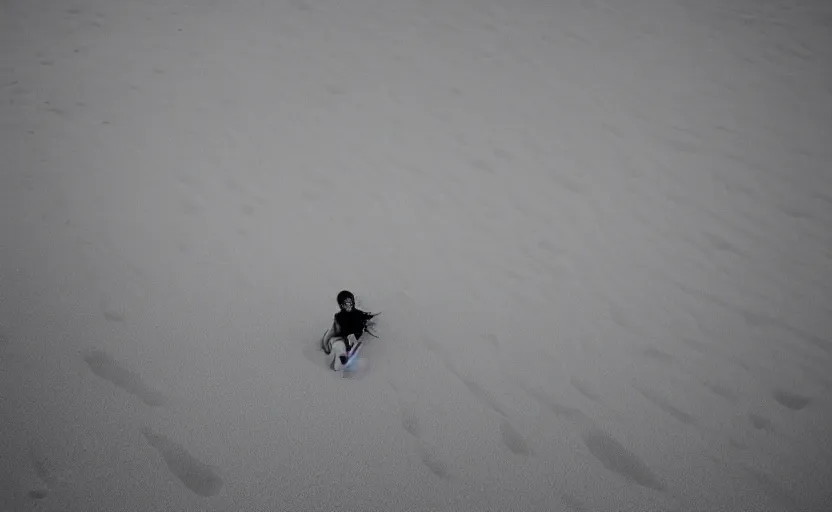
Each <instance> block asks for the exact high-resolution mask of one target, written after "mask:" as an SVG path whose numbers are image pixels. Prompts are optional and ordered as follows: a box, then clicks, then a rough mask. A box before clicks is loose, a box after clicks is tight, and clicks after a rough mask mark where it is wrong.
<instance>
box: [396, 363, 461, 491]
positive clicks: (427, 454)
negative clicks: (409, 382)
mask: <svg viewBox="0 0 832 512" xmlns="http://www.w3.org/2000/svg"><path fill="white" fill-rule="evenodd" d="M387 382H388V384H389V385H390V387H391V388H392V389H393V392H394V393H395V394H396V399H397V400H398V402H399V412H400V414H401V422H402V429H403V430H404V431H405V432H407V433H408V434H409V435H411V436H412V437H413V439H414V442H415V446H416V452H417V454H418V455H419V460H421V461H422V464H424V465H425V467H426V468H427V469H428V470H429V471H430V472H431V473H433V474H434V475H436V476H438V477H439V478H441V479H443V480H450V479H451V478H452V475H451V472H450V470H449V469H448V465H447V464H446V463H445V462H444V461H442V459H440V458H439V457H438V456H436V454H434V453H433V452H432V451H431V450H429V449H428V448H427V447H426V446H425V444H424V443H423V442H422V427H421V424H420V422H419V418H418V416H417V415H416V413H415V412H414V411H413V410H412V409H411V408H409V407H407V406H406V405H405V404H404V403H403V401H402V397H401V391H400V390H399V386H398V385H397V384H396V383H395V382H394V381H393V380H391V379H390V378H388V379H387Z"/></svg>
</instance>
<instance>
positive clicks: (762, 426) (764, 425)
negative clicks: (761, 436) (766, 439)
mask: <svg viewBox="0 0 832 512" xmlns="http://www.w3.org/2000/svg"><path fill="white" fill-rule="evenodd" d="M748 421H749V422H751V426H752V427H754V428H756V429H757V430H764V431H766V432H774V424H772V422H771V420H770V419H768V418H766V417H764V416H760V415H759V414H754V413H753V412H751V413H748Z"/></svg>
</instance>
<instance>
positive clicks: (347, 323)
mask: <svg viewBox="0 0 832 512" xmlns="http://www.w3.org/2000/svg"><path fill="white" fill-rule="evenodd" d="M370 316H371V315H370V314H369V313H365V312H364V311H361V310H360V309H353V310H352V311H339V312H338V313H336V314H335V321H336V322H338V326H339V327H340V328H341V332H339V333H338V334H339V335H340V336H343V337H347V336H349V335H350V334H352V335H353V336H355V337H356V339H357V338H360V337H361V335H362V334H364V328H365V327H366V325H367V320H369V319H370Z"/></svg>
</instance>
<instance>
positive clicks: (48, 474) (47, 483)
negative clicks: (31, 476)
mask: <svg viewBox="0 0 832 512" xmlns="http://www.w3.org/2000/svg"><path fill="white" fill-rule="evenodd" d="M29 463H30V464H31V465H32V470H33V471H34V472H35V475H36V476H37V477H38V479H39V480H40V481H41V483H42V484H43V486H42V487H38V488H36V489H32V490H30V491H29V492H28V493H27V496H28V497H29V499H32V500H42V499H45V498H46V497H48V496H49V493H50V492H52V491H55V490H60V489H61V488H62V487H65V485H66V481H65V480H64V479H63V478H62V477H60V476H59V475H57V474H56V472H55V470H54V467H53V465H52V463H51V462H50V460H49V457H47V456H46V454H45V453H44V452H43V450H41V449H38V448H37V447H36V446H35V445H34V444H33V443H30V444H29Z"/></svg>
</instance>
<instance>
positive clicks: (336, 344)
mask: <svg viewBox="0 0 832 512" xmlns="http://www.w3.org/2000/svg"><path fill="white" fill-rule="evenodd" d="M331 343H332V345H331V347H332V349H331V351H330V357H332V359H331V360H330V362H329V367H330V368H332V369H333V370H336V371H337V370H341V369H342V368H343V367H344V363H343V362H342V361H341V356H345V355H346V354H347V344H346V343H345V342H344V338H341V337H335V338H333V339H332V342H331Z"/></svg>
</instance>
